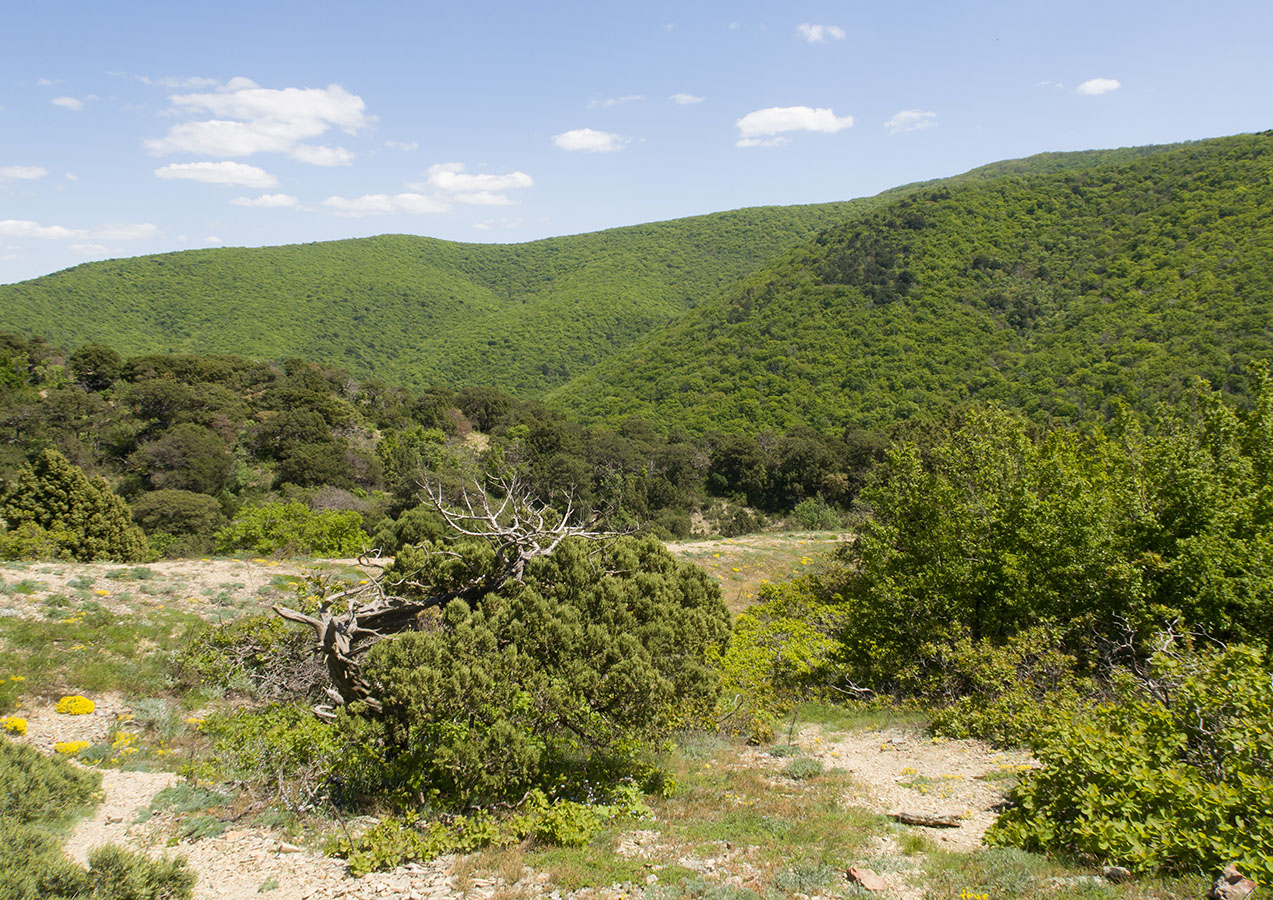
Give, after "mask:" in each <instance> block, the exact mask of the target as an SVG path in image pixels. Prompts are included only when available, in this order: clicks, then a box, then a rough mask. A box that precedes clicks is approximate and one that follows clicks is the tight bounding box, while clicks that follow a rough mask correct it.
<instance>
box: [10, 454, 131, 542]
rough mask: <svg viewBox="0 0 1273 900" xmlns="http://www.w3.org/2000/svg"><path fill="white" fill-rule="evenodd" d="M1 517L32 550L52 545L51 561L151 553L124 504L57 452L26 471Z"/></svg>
mask: <svg viewBox="0 0 1273 900" xmlns="http://www.w3.org/2000/svg"><path fill="white" fill-rule="evenodd" d="M0 516H2V517H3V518H4V521H5V523H6V525H7V526H8V528H9V530H10V533H12V532H14V531H18V532H20V533H22V534H25V536H26V537H25V540H26V541H27V542H28V543H29V544H30V545H31V546H32V547H43V548H48V547H49V546H50V545H51V547H52V548H53V552H52V553H51V554H49V555H51V556H56V557H59V558H67V559H75V560H79V561H81V562H94V561H98V560H108V559H113V560H121V561H125V562H133V561H140V560H143V559H144V558H145V557H146V554H147V548H146V536H145V535H144V534H142V531H141V529H140V528H138V527H137V526H136V525H134V524H133V521H132V516H131V515H130V514H129V512H128V505H127V504H126V503H124V501H123V499H121V498H120V497H119V495H117V494H116V493H114V492H113V491H112V490H111V489H110V487H108V486H107V484H106V482H105V481H103V480H102V479H101V478H89V477H88V476H87V475H85V474H84V470H83V469H81V468H80V467H79V466H75V465H72V464H71V463H70V462H69V461H68V460H67V458H66V457H65V456H63V455H62V454H61V453H58V452H57V451H56V450H51V449H50V450H44V451H43V452H41V453H40V454H38V455H37V456H36V457H35V458H34V459H33V460H32V461H31V462H29V463H28V464H27V465H26V466H24V467H23V468H22V471H21V472H20V473H19V474H18V480H17V483H16V484H14V485H13V486H12V487H11V488H10V489H9V491H8V492H7V493H6V494H5V496H4V499H3V502H2V503H0ZM24 527H26V531H25V532H23V528H24ZM6 543H8V542H6Z"/></svg>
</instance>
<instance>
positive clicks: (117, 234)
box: [0, 219, 159, 241]
mask: <svg viewBox="0 0 1273 900" xmlns="http://www.w3.org/2000/svg"><path fill="white" fill-rule="evenodd" d="M158 234H159V228H158V227H157V226H155V225H151V224H150V223H149V222H147V223H144V224H140V225H100V226H98V227H97V228H65V227H63V226H61V225H41V224H40V223H39V222H31V221H28V220H26V219H4V220H0V237H8V238H40V239H42V240H50V241H66V240H81V241H82V240H86V239H87V240H101V241H130V240H141V239H143V238H150V237H155V236H156V235H158Z"/></svg>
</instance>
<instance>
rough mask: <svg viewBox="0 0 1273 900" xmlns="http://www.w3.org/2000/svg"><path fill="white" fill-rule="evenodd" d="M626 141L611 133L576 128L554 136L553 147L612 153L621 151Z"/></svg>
mask: <svg viewBox="0 0 1273 900" xmlns="http://www.w3.org/2000/svg"><path fill="white" fill-rule="evenodd" d="M625 143H626V141H625V140H624V139H623V138H621V137H620V136H619V135H617V134H612V133H611V132H609V131H594V130H593V129H591V128H576V129H574V130H573V131H563V132H562V133H561V134H554V135H553V145H554V146H556V147H557V148H558V149H561V150H578V151H583V152H585V153H610V152H611V151H614V150H618V149H620V148H621V147H622V146H623V145H624V144H625Z"/></svg>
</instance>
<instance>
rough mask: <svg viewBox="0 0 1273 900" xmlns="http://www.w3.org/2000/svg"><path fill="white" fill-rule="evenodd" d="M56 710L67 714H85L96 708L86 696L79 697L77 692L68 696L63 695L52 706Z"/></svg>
mask: <svg viewBox="0 0 1273 900" xmlns="http://www.w3.org/2000/svg"><path fill="white" fill-rule="evenodd" d="M54 708H55V709H56V710H57V711H58V712H60V713H63V714H64V715H68V716H86V715H88V714H89V713H91V712H92V711H93V710H94V709H96V708H97V706H96V704H94V703H93V701H92V700H90V699H88V698H87V697H81V696H79V695H78V694H72V695H71V696H69V697H63V698H62V699H61V700H59V701H58V702H57V706H56V707H54Z"/></svg>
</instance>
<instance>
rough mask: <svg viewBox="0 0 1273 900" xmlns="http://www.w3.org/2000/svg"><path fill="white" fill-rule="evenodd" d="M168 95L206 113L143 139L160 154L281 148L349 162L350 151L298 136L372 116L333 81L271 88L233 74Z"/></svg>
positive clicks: (303, 158)
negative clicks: (204, 88) (211, 86)
mask: <svg viewBox="0 0 1273 900" xmlns="http://www.w3.org/2000/svg"><path fill="white" fill-rule="evenodd" d="M170 99H171V101H172V106H173V109H174V110H175V111H178V112H184V113H187V114H189V115H192V116H196V117H198V116H211V118H201V119H198V120H196V121H191V122H181V123H179V124H177V125H174V126H172V127H171V128H170V129H168V133H167V134H166V135H164V136H163V137H162V138H149V139H147V140H146V141H145V142H144V145H145V147H146V149H147V150H148V151H149V152H151V153H153V154H156V155H160V156H162V155H164V154H168V153H194V154H198V155H200V156H218V157H236V156H251V155H252V154H254V153H286V154H287V155H288V156H291V157H292V158H293V159H295V160H298V161H299V162H304V163H309V164H311V165H319V166H341V165H348V164H349V163H350V162H351V161H352V160H353V158H354V154H353V153H351V152H350V151H348V150H346V149H344V148H342V147H322V146H311V145H309V144H305V143H302V142H303V141H308V140H310V139H312V138H316V137H319V136H320V135H322V134H325V133H326V132H328V131H329V130H331V129H332V128H339V129H341V130H343V131H345V132H346V133H348V134H356V133H357V132H358V131H359V130H360V129H362V128H365V127H367V126H368V125H369V124H371V123H372V122H373V121H375V120H374V118H373V117H371V116H368V115H367V113H366V105H365V104H364V103H363V100H362V98H361V97H359V96H358V95H357V94H351V93H349V92H348V91H347V90H345V89H344V88H343V87H341V86H340V85H335V84H333V85H330V86H329V87H327V88H325V89H319V88H283V89H280V90H274V89H270V88H263V87H260V86H259V85H257V84H256V83H255V82H253V81H252V80H250V79H247V78H234V79H231V80H230V81H229V82H227V83H226V84H225V85H224V86H223V87H222V88H220V89H219V90H217V91H210V92H204V93H194V94H174V95H173V96H172V97H171V98H170Z"/></svg>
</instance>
